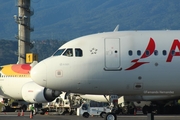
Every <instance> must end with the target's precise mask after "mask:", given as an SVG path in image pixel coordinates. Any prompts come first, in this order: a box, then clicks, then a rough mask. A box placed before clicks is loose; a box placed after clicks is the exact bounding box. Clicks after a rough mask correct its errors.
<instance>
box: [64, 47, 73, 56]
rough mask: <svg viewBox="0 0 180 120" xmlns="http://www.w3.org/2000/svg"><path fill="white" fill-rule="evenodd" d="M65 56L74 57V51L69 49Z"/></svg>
mask: <svg viewBox="0 0 180 120" xmlns="http://www.w3.org/2000/svg"><path fill="white" fill-rule="evenodd" d="M63 55H64V56H68V57H72V56H73V50H72V48H68V49H67V50H66V51H65V52H64V53H63Z"/></svg>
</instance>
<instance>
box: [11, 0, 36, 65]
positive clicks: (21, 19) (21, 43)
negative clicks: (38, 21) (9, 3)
mask: <svg viewBox="0 0 180 120" xmlns="http://www.w3.org/2000/svg"><path fill="white" fill-rule="evenodd" d="M30 3H31V1H30V0H18V1H17V2H16V6H17V7H18V15H14V19H15V21H16V23H17V24H18V35H17V36H16V39H17V40H18V64H24V63H26V53H29V52H30V49H31V48H33V44H32V43H31V42H30V32H32V31H34V28H32V27H31V25H30V18H31V16H32V15H33V14H34V11H33V10H31V7H30Z"/></svg>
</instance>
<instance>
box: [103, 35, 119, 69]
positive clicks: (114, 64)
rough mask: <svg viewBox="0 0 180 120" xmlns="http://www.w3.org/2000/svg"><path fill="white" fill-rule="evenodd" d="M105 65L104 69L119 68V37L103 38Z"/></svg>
mask: <svg viewBox="0 0 180 120" xmlns="http://www.w3.org/2000/svg"><path fill="white" fill-rule="evenodd" d="M104 53H105V67H104V70H110V71H114V70H115V71H117V70H121V69H122V68H121V64H120V63H121V59H120V55H121V51H120V39H119V38H106V39H104Z"/></svg>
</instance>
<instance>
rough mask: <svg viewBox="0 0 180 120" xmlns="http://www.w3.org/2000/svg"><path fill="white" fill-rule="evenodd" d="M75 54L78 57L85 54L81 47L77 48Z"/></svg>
mask: <svg viewBox="0 0 180 120" xmlns="http://www.w3.org/2000/svg"><path fill="white" fill-rule="evenodd" d="M75 55H76V57H82V56H83V53H82V50H81V49H80V48H75Z"/></svg>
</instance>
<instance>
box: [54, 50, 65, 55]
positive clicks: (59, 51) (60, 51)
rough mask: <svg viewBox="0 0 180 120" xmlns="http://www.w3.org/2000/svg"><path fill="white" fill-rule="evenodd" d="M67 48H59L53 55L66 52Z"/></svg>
mask: <svg viewBox="0 0 180 120" xmlns="http://www.w3.org/2000/svg"><path fill="white" fill-rule="evenodd" d="M64 50H65V49H58V50H57V51H56V52H55V53H54V54H53V56H58V55H61V54H62V53H63V52H64Z"/></svg>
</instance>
